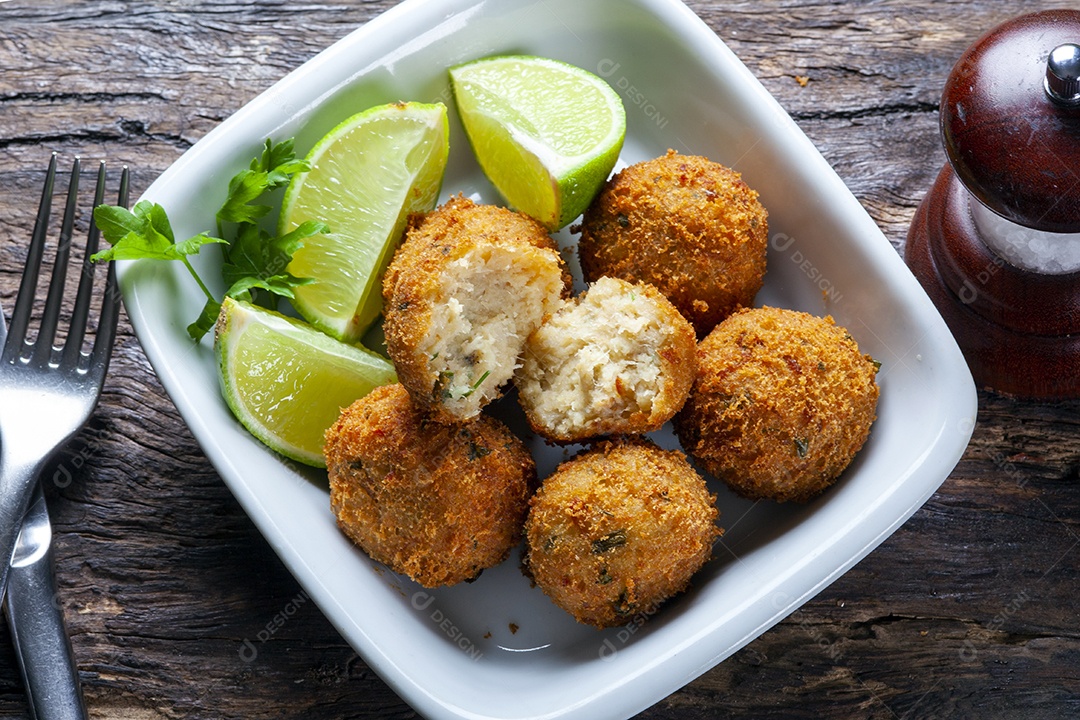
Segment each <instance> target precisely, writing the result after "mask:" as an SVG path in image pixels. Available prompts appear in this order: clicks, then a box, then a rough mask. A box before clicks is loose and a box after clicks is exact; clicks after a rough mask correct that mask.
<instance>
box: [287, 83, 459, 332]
mask: <svg viewBox="0 0 1080 720" xmlns="http://www.w3.org/2000/svg"><path fill="white" fill-rule="evenodd" d="M449 142H450V135H449V125H448V123H447V119H446V106H445V105H443V104H442V103H435V104H424V103H394V104H390V105H380V106H378V107H374V108H371V109H369V110H365V111H364V112H362V113H359V114H358V115H354V116H352V117H351V118H349V119H348V120H345V121H344V122H342V123H341V124H340V125H338V126H337V127H336V128H334V129H333V130H331V131H330V132H329V133H327V134H326V136H325V137H323V138H322V139H321V140H320V141H319V142H318V143H317V144H316V145H315V147H314V148H312V150H311V152H310V153H308V156H307V161H308V163H310V165H311V171H310V172H306V173H303V174H300V175H296V176H294V177H293V179H292V182H290V183H289V187H288V189H287V190H286V191H285V198H284V200H283V201H282V207H281V217H280V219H279V221H278V228H279V232H280V233H282V234H284V233H287V232H289V231H290V230H292V229H294V228H295V227H297V226H298V225H300V223H302V222H304V221H305V220H321V221H322V222H325V223H326V224H327V225H329V226H330V232H329V233H327V234H325V235H316V236H315V237H311V238H308V239H307V240H305V241H304V246H303V247H302V248H300V250H298V251H297V252H296V253H295V254H294V255H293V258H292V262H290V263H289V266H288V271H289V272H291V273H292V274H293V275H295V276H297V277H304V278H312V279H313V280H314V282H312V283H310V284H308V285H304V286H301V287H299V288H297V289H296V297H295V299H294V300H293V306H294V307H295V308H296V310H297V312H299V313H300V314H301V315H302V316H303V317H304V318H305V319H306V320H307V321H308V322H310V323H311V324H312V325H314V326H315V327H317V328H319V329H320V330H322V331H323V332H325V333H327V334H328V335H331V336H332V337H335V338H337V339H339V340H343V341H345V342H349V343H352V342H356V341H358V340H359V339H360V337H361V336H362V335H363V333H364V331H365V330H366V329H367V328H368V327H369V326H370V325H371V324H372V323H373V322H374V321H375V319H376V318H377V317H378V316H379V313H380V312H381V311H382V293H381V287H380V286H381V284H382V274H383V272H384V271H385V270H386V265H387V264H388V263H389V262H390V258H391V256H392V255H393V250H394V248H395V247H396V246H397V243H398V241H399V240H400V239H401V235H402V232H403V231H404V228H405V221H406V220H407V219H408V216H409V214H410V213H414V212H427V211H429V210H431V209H432V208H434V207H435V203H436V201H437V200H438V198H439V190H440V188H441V186H442V179H443V173H444V171H445V170H446V160H447V155H448V153H449Z"/></svg>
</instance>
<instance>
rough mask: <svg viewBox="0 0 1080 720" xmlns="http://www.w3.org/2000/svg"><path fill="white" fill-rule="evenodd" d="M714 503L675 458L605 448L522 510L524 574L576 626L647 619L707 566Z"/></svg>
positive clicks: (647, 448)
mask: <svg viewBox="0 0 1080 720" xmlns="http://www.w3.org/2000/svg"><path fill="white" fill-rule="evenodd" d="M715 501H716V498H715V497H714V496H713V495H710V494H709V492H708V489H707V488H706V487H705V481H704V480H703V479H702V477H701V476H700V475H699V474H698V473H697V472H696V471H695V470H694V469H693V467H691V465H690V463H689V462H688V461H687V459H686V456H685V455H683V454H682V453H681V452H678V451H677V450H671V451H668V450H661V449H660V448H659V447H657V446H656V445H654V444H652V443H651V442H649V441H647V440H644V439H641V438H637V439H623V440H619V441H603V442H600V443H597V444H596V446H595V447H593V448H592V449H590V450H587V451H584V452H582V453H581V454H579V455H577V456H576V457H574V458H573V459H571V460H568V461H566V462H564V463H563V464H561V465H560V466H559V467H558V468H557V469H556V470H555V472H554V473H552V474H551V475H550V476H549V477H548V478H547V479H545V480H544V482H543V484H542V485H541V487H540V490H539V491H537V493H536V495H534V496H533V499H532V500H531V501H530V503H529V516H528V519H527V520H526V523H525V537H526V555H525V564H524V567H525V569H526V571H527V572H528V573H529V574H530V575H531V576H532V578H533V580H534V581H535V582H536V584H537V585H538V586H539V587H540V589H541V590H543V591H544V593H546V594H547V595H548V597H550V598H551V600H552V601H553V602H554V603H555V604H556V605H558V606H559V607H561V608H563V609H564V610H566V611H567V612H569V613H570V614H571V615H573V616H574V617H575V618H577V620H578V621H579V622H582V623H586V624H589V625H595V626H597V627H611V626H614V625H621V624H624V623H627V622H629V621H630V620H631V619H632V618H634V617H637V616H642V615H649V614H651V613H652V612H654V611H655V610H656V608H657V607H658V606H659V605H660V604H661V603H662V602H664V600H666V599H668V598H669V597H671V596H672V595H675V594H676V593H679V592H681V591H682V590H684V589H685V588H686V586H687V584H688V583H689V582H690V577H691V576H692V575H693V574H694V573H695V572H697V571H698V569H699V568H701V566H702V565H703V564H704V563H705V561H706V560H708V559H709V557H710V555H711V553H712V545H713V542H714V541H715V539H716V538H717V537H718V536H719V535H720V534H721V530H720V529H719V528H718V527H717V526H716V519H717V517H718V515H719V512H718V511H717V509H716V504H715Z"/></svg>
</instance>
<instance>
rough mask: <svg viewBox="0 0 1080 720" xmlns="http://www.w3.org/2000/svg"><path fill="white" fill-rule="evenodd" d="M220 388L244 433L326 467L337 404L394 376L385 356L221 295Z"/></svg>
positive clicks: (292, 456)
mask: <svg viewBox="0 0 1080 720" xmlns="http://www.w3.org/2000/svg"><path fill="white" fill-rule="evenodd" d="M214 352H215V354H216V356H217V360H218V369H219V374H218V377H219V380H220V384H221V392H222V395H223V396H224V398H225V402H226V404H227V405H228V406H229V409H230V410H231V411H232V413H233V415H235V416H236V418H237V420H239V421H240V423H241V424H242V425H243V426H244V427H245V428H247V430H248V432H250V433H251V434H252V435H254V436H255V437H256V438H258V439H259V440H260V441H262V442H263V443H264V444H265V445H267V446H268V447H270V448H271V449H273V450H275V451H277V452H278V453H280V454H282V455H284V456H285V457H288V458H290V459H292V460H296V461H298V462H301V463H304V464H305V465H312V466H315V467H325V466H326V460H325V458H324V457H323V451H322V448H323V434H324V433H325V432H326V429H327V428H329V427H330V426H331V425H332V424H333V423H334V422H335V421H336V420H337V418H338V415H339V413H340V411H341V408H343V407H347V406H348V405H351V404H352V402H353V401H354V400H356V399H358V398H360V397H363V396H364V395H366V394H367V393H369V392H371V390H372V389H374V388H375V387H377V386H379V385H387V384H390V383H394V382H397V375H396V374H395V372H394V367H393V365H392V364H391V363H390V361H389V360H387V359H386V358H384V357H382V356H381V355H378V354H376V353H374V352H372V351H370V350H367V349H366V348H362V347H359V346H355V345H349V344H347V343H343V342H339V341H337V340H335V339H333V338H331V337H329V336H327V335H325V334H324V333H321V332H319V331H318V330H316V329H315V328H313V327H311V326H309V325H307V324H305V323H303V322H301V321H299V320H296V319H295V318H291V317H287V316H285V315H282V314H280V313H277V312H274V311H272V310H266V309H264V308H260V307H257V306H255V305H252V304H250V303H246V302H243V301H239V300H234V299H232V298H225V301H224V303H222V307H221V314H220V315H219V316H218V321H217V326H216V328H215V333H214Z"/></svg>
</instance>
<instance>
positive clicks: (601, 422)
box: [515, 277, 697, 443]
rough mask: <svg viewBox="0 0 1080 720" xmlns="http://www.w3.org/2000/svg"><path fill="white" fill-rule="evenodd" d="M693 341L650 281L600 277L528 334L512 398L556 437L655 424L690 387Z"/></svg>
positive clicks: (540, 430)
mask: <svg viewBox="0 0 1080 720" xmlns="http://www.w3.org/2000/svg"><path fill="white" fill-rule="evenodd" d="M696 340H697V338H696V336H695V335H694V329H693V327H692V326H691V325H690V323H688V322H687V321H686V319H685V318H683V316H682V315H680V314H679V311H678V310H676V309H675V308H674V306H672V304H671V303H670V302H668V300H667V299H666V298H665V297H664V296H663V295H661V294H660V292H659V291H658V290H657V289H656V288H654V287H653V286H651V285H647V284H644V283H638V284H631V283H628V282H626V281H624V280H619V279H616V278H608V277H604V278H600V279H599V280H597V281H596V282H595V283H593V285H592V286H591V287H590V288H589V289H588V290H587V291H586V292H585V293H584V294H582V295H581V296H579V297H578V298H575V299H573V300H570V301H567V302H566V303H565V304H564V305H563V307H562V308H561V309H559V310H558V311H557V312H556V313H555V314H554V315H552V316H551V317H550V318H549V319H548V320H546V321H545V322H544V324H543V325H541V326H540V327H539V328H537V329H536V330H535V331H533V333H532V335H530V336H529V339H528V341H527V342H526V344H525V355H524V362H523V366H522V369H521V372H520V373H519V375H518V377H517V379H516V381H515V382H516V384H517V388H518V400H519V401H520V403H521V406H522V407H523V408H524V410H525V414H526V417H527V418H528V421H529V425H530V426H531V427H532V429H533V431H534V432H536V433H537V434H539V435H542V436H543V437H545V438H547V439H548V440H552V441H555V442H560V443H567V442H577V441H579V440H584V439H586V438H590V437H595V436H598V435H609V434H622V433H645V432H651V431H653V430H657V429H659V428H660V426H661V425H663V424H664V423H665V422H667V421H668V420H670V419H671V417H672V416H673V415H674V414H675V413H676V412H678V410H679V408H681V407H682V405H683V403H684V402H685V401H686V397H687V395H688V394H689V392H690V387H691V385H692V384H693V382H694V376H695V375H696V373H697V353H696V349H697V342H696Z"/></svg>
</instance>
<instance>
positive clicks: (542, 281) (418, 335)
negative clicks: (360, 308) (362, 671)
mask: <svg viewBox="0 0 1080 720" xmlns="http://www.w3.org/2000/svg"><path fill="white" fill-rule="evenodd" d="M569 288H570V275H569V273H567V271H566V267H565V263H564V262H563V260H562V258H561V257H560V256H559V251H558V246H557V245H556V244H555V241H554V240H552V238H551V236H549V235H548V234H547V231H546V230H545V229H544V227H543V226H542V225H540V223H538V222H536V221H535V220H533V219H532V218H529V217H527V216H525V215H522V214H520V213H516V212H513V211H511V210H507V209H506V208H501V207H495V206H493V205H476V204H474V203H473V202H472V201H470V200H468V199H466V198H463V197H460V196H459V197H455V198H452V199H451V200H450V201H448V202H447V203H445V204H444V205H442V206H441V207H439V208H437V209H436V210H434V211H433V212H431V213H429V214H427V215H426V216H425V217H423V218H414V219H413V220H412V221H411V222H410V226H409V228H408V230H407V232H406V235H405V239H404V241H403V242H402V244H401V246H400V247H399V248H398V250H397V252H396V253H395V255H394V259H393V261H392V262H391V263H390V267H389V268H388V269H387V272H386V276H385V278H384V280H383V298H384V310H383V313H384V323H383V329H384V331H385V334H386V347H387V352H388V353H389V355H390V358H391V359H392V360H393V361H394V366H395V368H396V369H397V373H398V378H399V379H400V381H401V383H402V384H403V385H404V386H405V387H406V388H407V389H408V390H409V393H410V394H412V396H413V399H414V400H415V401H416V402H418V403H420V404H421V405H423V406H425V407H427V408H429V409H431V410H432V411H434V413H435V416H436V418H437V419H438V420H439V421H441V422H446V423H455V422H461V421H464V420H468V419H470V418H473V417H476V415H478V414H479V413H480V409H481V408H482V407H483V406H484V405H485V404H487V403H488V402H489V401H491V400H493V399H495V398H497V397H499V394H500V388H501V387H502V385H503V384H504V383H505V382H506V381H507V380H509V379H510V378H511V376H512V375H513V374H514V371H515V370H516V369H517V368H518V366H519V365H520V356H521V350H522V347H523V346H524V344H525V338H527V337H528V336H529V333H531V332H532V331H533V330H535V329H536V328H537V327H538V326H539V325H540V322H541V321H542V320H543V319H544V317H545V316H546V315H547V314H548V313H551V312H553V311H554V310H555V309H556V307H558V304H559V301H560V300H561V298H563V297H565V296H566V295H567V294H568V293H569Z"/></svg>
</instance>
